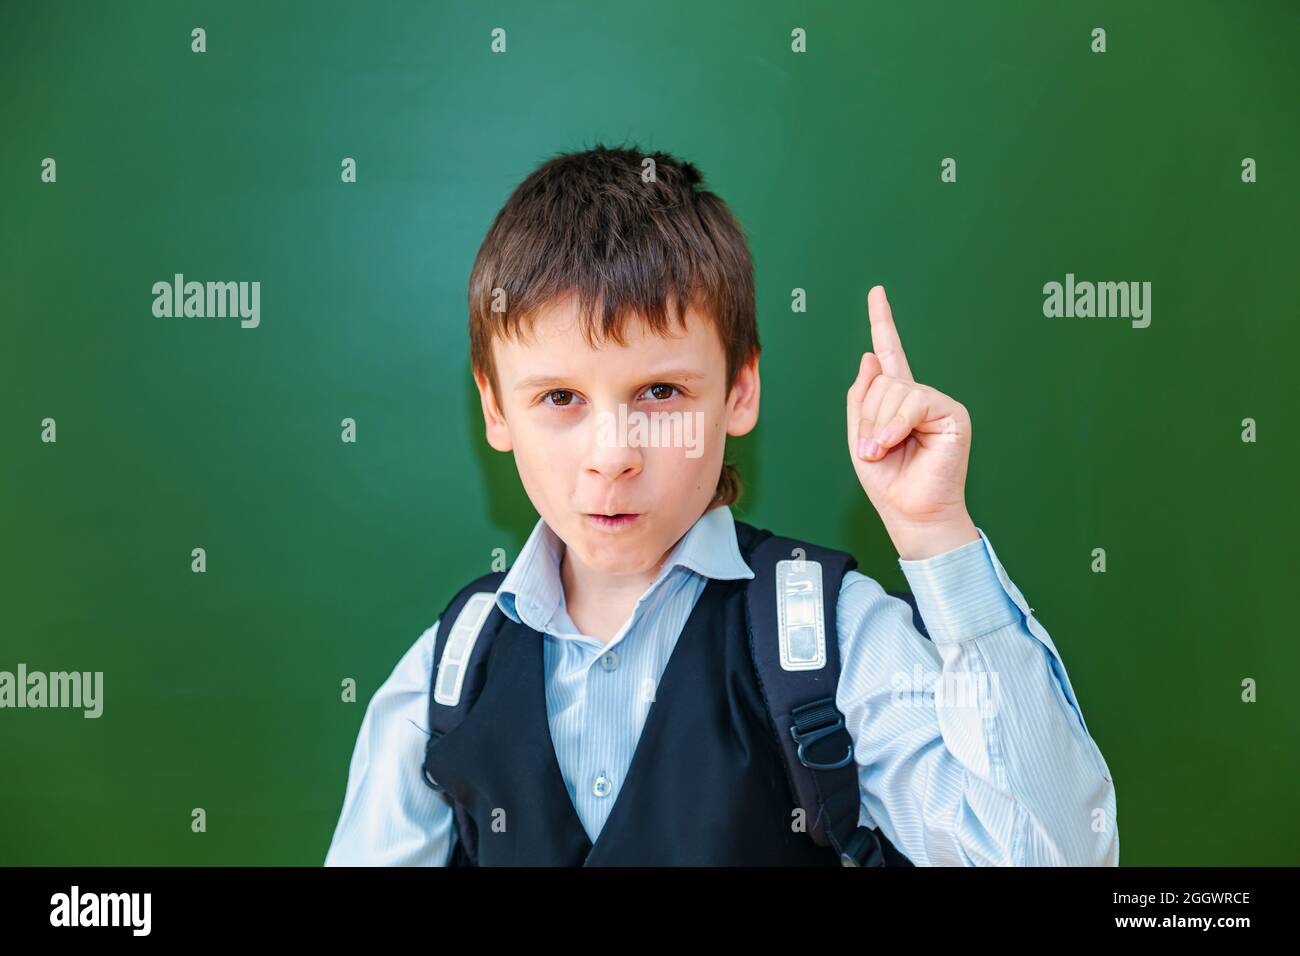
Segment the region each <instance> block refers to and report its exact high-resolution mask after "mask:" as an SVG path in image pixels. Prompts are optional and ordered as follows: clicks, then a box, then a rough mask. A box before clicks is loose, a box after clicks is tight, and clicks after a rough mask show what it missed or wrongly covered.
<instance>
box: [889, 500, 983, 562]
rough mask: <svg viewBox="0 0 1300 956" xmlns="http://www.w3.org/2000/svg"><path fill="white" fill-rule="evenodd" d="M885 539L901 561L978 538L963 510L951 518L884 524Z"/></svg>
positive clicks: (951, 547) (917, 558)
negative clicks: (886, 535)
mask: <svg viewBox="0 0 1300 956" xmlns="http://www.w3.org/2000/svg"><path fill="white" fill-rule="evenodd" d="M885 530H886V531H887V532H888V533H889V539H890V540H891V541H892V542H893V543H894V547H895V548H896V549H897V550H898V556H899V557H900V558H902V559H903V560H904V561H924V560H925V559H926V558H933V557H935V556H936V555H940V554H943V553H944V552H946V551H952V550H953V549H954V548H960V547H961V546H962V545H964V544H970V542H972V541H978V540H979V536H980V533H979V529H978V528H976V527H975V522H974V521H972V520H971V517H970V515H969V514H967V513H966V512H964V511H963V512H962V513H961V514H960V515H956V516H953V517H951V518H940V519H937V520H934V521H924V522H893V523H891V524H886V525H885Z"/></svg>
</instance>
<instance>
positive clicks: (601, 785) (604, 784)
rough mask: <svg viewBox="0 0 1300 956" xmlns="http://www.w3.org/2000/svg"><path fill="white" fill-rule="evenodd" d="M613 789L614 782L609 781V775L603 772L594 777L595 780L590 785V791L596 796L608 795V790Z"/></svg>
mask: <svg viewBox="0 0 1300 956" xmlns="http://www.w3.org/2000/svg"><path fill="white" fill-rule="evenodd" d="M613 789H614V784H613V783H611V782H610V779H609V777H607V776H605V775H604V774H603V773H602V774H601V775H600V776H599V777H597V778H596V782H595V783H593V784H592V785H591V792H592V793H594V794H595V795H596V796H598V797H608V796H609V792H610V791H611V790H613Z"/></svg>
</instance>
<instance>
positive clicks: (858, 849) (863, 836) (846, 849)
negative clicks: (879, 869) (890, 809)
mask: <svg viewBox="0 0 1300 956" xmlns="http://www.w3.org/2000/svg"><path fill="white" fill-rule="evenodd" d="M840 865H841V866H884V865H885V850H884V847H882V846H881V845H880V837H878V836H876V831H875V830H872V829H871V828H869V827H862V826H860V827H858V828H857V829H856V830H854V831H853V834H852V835H851V836H850V837H849V839H848V841H847V842H846V843H845V844H844V846H843V847H842V848H841V849H840Z"/></svg>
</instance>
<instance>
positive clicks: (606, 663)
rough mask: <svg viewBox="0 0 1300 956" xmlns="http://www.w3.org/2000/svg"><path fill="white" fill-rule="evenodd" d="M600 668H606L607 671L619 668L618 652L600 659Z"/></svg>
mask: <svg viewBox="0 0 1300 956" xmlns="http://www.w3.org/2000/svg"><path fill="white" fill-rule="evenodd" d="M600 666H601V667H603V668H605V670H607V671H612V670H613V669H614V668H615V667H617V666H618V652H617V651H610V652H608V653H607V654H605V656H604V657H602V658H601V659H600Z"/></svg>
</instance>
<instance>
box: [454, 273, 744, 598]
mask: <svg viewBox="0 0 1300 956" xmlns="http://www.w3.org/2000/svg"><path fill="white" fill-rule="evenodd" d="M670 315H671V313H670ZM671 317H672V318H673V320H674V321H673V324H672V327H671V336H670V337H666V338H665V337H660V336H659V335H657V334H655V333H654V332H653V331H651V330H650V329H648V328H647V327H646V326H645V324H644V323H643V322H641V321H640V320H639V319H635V318H633V319H631V320H630V321H628V322H627V324H626V326H625V330H624V338H625V339H626V342H627V344H626V345H623V346H620V345H618V344H617V343H615V342H612V341H610V342H605V343H603V344H602V345H601V346H600V347H598V348H594V349H593V348H592V347H590V346H588V345H587V343H586V342H585V341H584V340H583V337H582V333H581V331H580V327H579V324H578V313H577V305H576V301H575V300H574V299H573V298H572V297H570V298H568V299H565V300H561V301H557V302H554V303H551V304H548V305H547V306H546V307H545V308H543V309H542V310H541V311H540V312H539V313H538V314H537V316H536V321H535V323H534V325H533V327H532V329H531V333H530V334H529V335H528V336H527V337H525V338H523V339H522V340H520V339H500V338H498V339H497V340H496V341H494V342H493V345H492V348H493V350H494V351H493V356H494V359H495V362H496V369H497V378H498V381H499V382H500V386H501V394H500V395H494V394H493V390H492V387H491V385H490V383H489V382H488V381H487V380H486V379H485V378H483V377H481V376H479V375H475V380H476V382H477V384H478V389H479V394H480V397H481V399H482V404H483V415H484V419H485V421H486V424H487V438H488V443H489V444H491V446H492V447H493V448H495V449H497V450H498V451H512V450H513V451H514V453H515V465H516V467H517V468H518V469H519V477H520V479H521V480H522V482H523V485H524V490H525V491H526V492H527V493H528V497H529V499H530V500H531V501H532V503H533V507H535V508H536V509H537V513H538V514H539V515H541V517H542V519H543V520H545V521H546V523H547V524H548V525H550V527H551V529H552V530H553V531H555V533H556V534H557V535H558V536H559V537H560V538H561V539H562V540H563V541H564V542H565V544H566V546H567V549H568V560H570V561H572V562H575V565H576V567H575V570H576V571H578V572H579V573H584V572H593V573H594V574H595V575H597V576H601V575H633V576H638V577H646V578H651V577H653V575H654V574H656V573H657V571H658V569H659V567H660V565H661V563H662V560H663V558H664V556H665V554H666V553H667V552H668V550H669V549H670V548H672V546H673V545H674V544H676V542H677V540H678V539H679V538H681V536H682V535H683V534H685V533H686V532H687V531H688V530H689V529H690V527H691V525H692V524H694V523H695V521H696V520H697V519H698V518H699V517H700V516H701V515H702V514H703V513H704V511H705V509H706V508H707V507H708V505H709V503H710V502H711V501H712V500H713V495H714V492H715V491H716V489H717V481H718V474H719V472H720V470H721V468H722V458H723V451H724V442H725V436H726V435H743V434H745V433H747V432H748V431H749V430H750V429H752V428H753V427H754V424H755V422H756V421H757V419H758V392H759V380H758V359H757V356H755V357H754V358H753V359H752V360H751V361H750V362H749V363H748V364H747V365H746V366H744V367H743V368H742V369H741V371H740V373H739V375H738V377H737V380H736V383H735V385H734V387H733V388H732V389H731V392H730V394H727V392H726V355H725V353H724V351H723V347H722V342H721V340H720V338H719V335H718V332H717V329H716V328H715V326H714V325H713V323H712V322H710V321H709V320H708V319H707V318H705V317H704V316H701V315H699V314H698V313H696V312H695V311H694V310H690V309H688V310H687V313H686V322H687V329H686V331H685V332H684V333H683V332H682V330H681V328H680V327H679V326H678V325H677V323H676V320H675V315H671ZM620 405H622V406H624V408H623V410H622V412H621V413H620V408H619V406H620ZM656 412H657V413H660V415H659V416H655V415H654V414H653V413H656ZM638 413H639V414H638ZM667 413H677V414H667ZM638 421H639V422H640V423H641V426H642V429H638V424H637V423H638ZM656 421H657V422H658V423H659V424H655V422H656ZM610 514H626V515H633V516H635V517H632V518H630V519H623V520H622V521H621V522H620V523H619V524H618V526H616V527H615V526H611V525H610V523H607V522H601V521H600V520H599V519H598V518H597V517H595V516H597V515H610ZM647 583H648V582H647Z"/></svg>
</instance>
